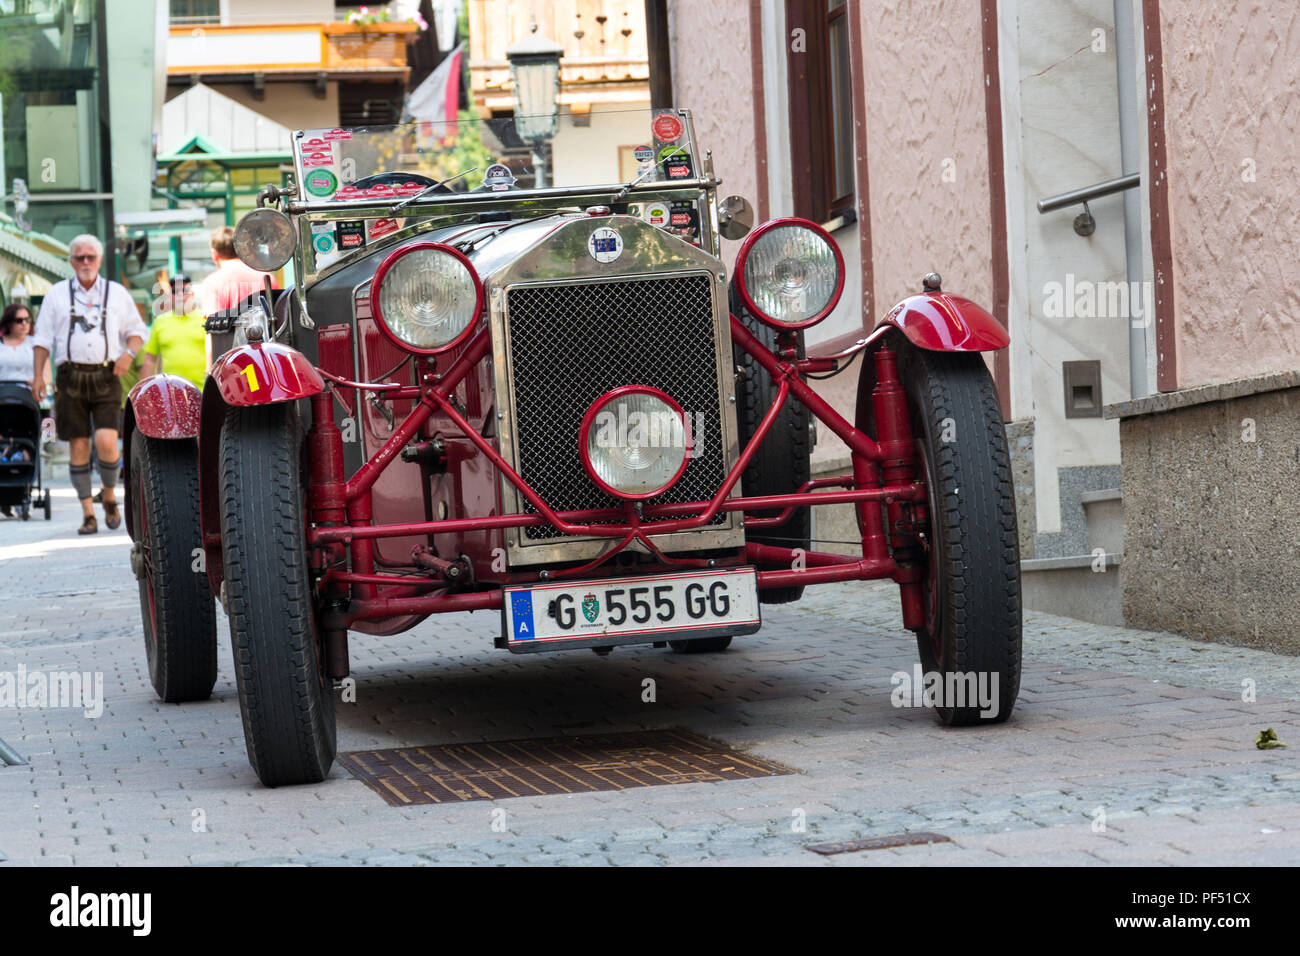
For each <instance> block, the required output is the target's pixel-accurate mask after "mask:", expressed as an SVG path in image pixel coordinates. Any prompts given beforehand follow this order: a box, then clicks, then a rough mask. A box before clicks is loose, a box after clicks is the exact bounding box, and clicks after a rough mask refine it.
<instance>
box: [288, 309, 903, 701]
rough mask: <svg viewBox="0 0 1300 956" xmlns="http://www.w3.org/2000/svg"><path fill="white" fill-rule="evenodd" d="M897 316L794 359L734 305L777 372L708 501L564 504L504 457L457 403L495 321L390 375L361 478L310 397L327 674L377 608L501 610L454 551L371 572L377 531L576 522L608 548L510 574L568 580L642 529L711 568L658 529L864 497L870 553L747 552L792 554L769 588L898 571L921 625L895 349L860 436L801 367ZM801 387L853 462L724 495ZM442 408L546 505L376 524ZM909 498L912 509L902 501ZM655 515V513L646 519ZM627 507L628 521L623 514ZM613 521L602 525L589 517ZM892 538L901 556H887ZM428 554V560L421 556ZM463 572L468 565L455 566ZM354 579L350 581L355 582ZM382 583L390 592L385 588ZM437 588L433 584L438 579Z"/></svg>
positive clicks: (312, 540)
mask: <svg viewBox="0 0 1300 956" xmlns="http://www.w3.org/2000/svg"><path fill="white" fill-rule="evenodd" d="M890 327H893V326H892V325H883V326H881V327H880V328H878V329H877V330H876V332H874V333H872V335H871V336H869V337H868V338H866V339H863V340H862V341H861V342H859V343H857V344H856V345H855V346H854V347H853V348H852V349H849V350H846V351H845V352H844V353H841V354H840V355H837V356H831V357H810V358H806V359H797V358H796V357H795V356H796V351H795V347H794V338H793V334H784V335H783V336H782V340H781V343H780V347H779V348H778V353H779V354H774V353H773V352H772V351H770V350H768V349H767V348H766V347H765V346H764V345H763V344H762V343H761V342H760V341H759V340H758V339H757V338H755V337H754V335H753V334H752V333H751V332H750V331H749V329H748V328H746V326H745V325H744V323H742V322H741V321H740V320H739V319H737V318H736V317H735V316H732V317H731V335H732V340H733V341H734V342H735V343H737V344H738V345H739V346H740V347H741V348H743V349H745V350H746V351H747V352H749V353H750V354H751V355H752V356H754V358H755V360H756V361H757V362H758V363H759V364H760V365H762V366H763V368H764V369H766V370H767V372H768V373H769V374H770V375H771V376H772V377H773V379H774V381H775V382H776V383H777V386H778V392H777V396H776V399H775V401H774V402H773V403H772V406H771V407H770V408H769V409H768V411H767V413H766V415H765V416H764V417H763V420H762V421H761V422H760V424H759V426H758V428H757V430H756V431H755V433H754V435H753V436H752V437H751V439H750V441H749V443H748V444H747V445H746V446H745V448H744V449H743V450H742V452H741V454H740V457H739V459H738V460H737V461H736V463H735V464H734V465H733V466H732V468H731V470H730V472H729V473H728V475H727V477H726V479H725V480H724V481H723V483H722V485H721V487H720V488H719V489H718V491H717V493H716V494H715V495H714V496H713V498H712V499H711V500H709V501H696V502H685V503H681V504H671V505H650V506H645V507H644V508H643V510H642V511H640V512H638V511H637V509H636V503H634V502H627V503H625V504H624V507H623V508H622V509H619V508H604V509H589V510H581V511H565V512H556V511H554V510H553V509H551V508H550V506H549V505H547V503H546V502H545V501H544V500H543V499H542V497H541V496H540V495H539V494H538V493H537V492H536V491H535V490H534V489H533V488H532V487H531V486H530V485H529V484H528V482H527V481H525V480H524V479H523V478H522V477H521V476H520V475H519V474H518V473H517V472H516V471H515V470H514V469H513V468H511V467H510V465H509V464H508V463H507V462H506V461H505V459H504V458H502V456H501V455H500V453H499V452H498V451H497V450H496V449H495V448H494V447H493V446H492V443H491V441H490V440H489V439H486V438H484V437H483V436H482V435H480V434H479V433H478V431H477V429H475V428H473V427H472V426H471V425H470V423H469V422H468V421H466V420H465V418H464V416H463V415H462V413H461V412H460V411H459V410H458V409H457V408H456V406H455V405H454V404H453V403H452V401H450V399H449V396H451V395H452V394H453V392H454V390H455V388H456V386H457V385H458V384H459V383H460V382H461V380H462V379H464V378H465V376H466V375H468V374H469V373H470V372H471V370H472V369H473V368H474V367H475V366H476V365H477V364H478V362H480V361H481V360H482V359H483V358H485V357H486V356H488V355H489V354H490V353H491V339H490V333H489V331H488V329H487V328H486V327H481V328H480V329H479V331H478V332H477V333H476V334H475V335H474V336H473V337H472V338H471V339H470V340H469V343H468V344H467V346H466V347H465V349H464V351H463V352H462V353H461V355H460V356H459V358H458V359H457V360H456V361H455V363H454V364H453V365H452V366H451V367H450V368H449V369H447V370H446V372H445V373H444V374H442V375H441V376H438V375H437V374H436V373H435V372H434V371H433V370H432V369H429V368H422V372H421V384H420V385H418V386H395V385H381V386H378V388H380V389H382V390H383V391H384V392H385V393H386V395H385V397H388V398H410V399H418V404H416V406H415V408H414V409H413V410H412V411H411V413H410V414H409V415H408V416H407V417H406V419H405V420H404V421H403V422H402V423H401V425H400V426H399V427H398V428H397V429H396V430H395V431H394V432H393V433H392V435H390V436H389V437H388V439H387V440H386V441H385V442H384V444H383V445H382V446H381V447H380V449H379V450H378V451H377V452H376V453H375V454H374V455H373V456H372V457H371V458H370V459H369V460H368V461H366V462H365V463H364V464H363V465H362V466H361V467H360V468H359V469H358V470H357V472H356V473H355V474H354V475H353V476H352V478H351V479H350V480H349V479H346V478H345V477H344V473H343V446H342V433H341V431H340V429H339V428H338V426H337V425H336V424H335V423H334V417H333V402H334V398H333V396H332V395H331V394H330V392H329V391H325V392H321V393H318V394H316V395H313V396H312V397H311V401H312V409H313V416H312V417H313V424H312V426H311V428H310V429H309V431H308V435H307V444H308V448H309V449H310V456H309V457H310V478H309V487H308V502H309V504H308V508H309V510H310V515H311V524H312V525H313V527H312V528H311V529H310V530H309V531H308V533H307V542H308V544H309V545H310V546H312V547H313V549H314V551H315V558H314V560H316V561H317V562H318V564H317V569H318V570H320V571H323V572H324V574H323V576H322V578H321V580H320V583H319V589H320V595H321V597H322V598H324V599H325V600H324V603H325V606H326V610H325V612H324V613H323V614H322V615H321V618H320V621H321V626H322V630H323V632H324V635H323V636H324V637H325V639H326V646H327V656H328V659H329V663H330V669H331V676H344V675H345V674H346V666H347V665H346V643H345V635H346V630H347V628H348V627H349V626H351V625H352V623H353V622H355V621H358V620H374V619H380V618H388V617H394V616H399V615H424V614H433V613H441V612H446V611H464V610H479V609H499V608H500V607H501V605H502V591H501V590H500V589H499V588H498V589H495V590H492V591H480V592H464V593H454V592H452V591H451V590H450V583H451V582H453V581H454V580H455V579H456V578H457V577H459V575H458V574H455V573H453V572H456V571H457V570H458V569H456V568H455V562H449V561H446V560H443V559H439V558H436V557H434V556H432V555H425V556H421V555H417V563H420V564H421V565H423V566H424V567H426V568H428V569H430V570H435V571H438V572H441V574H442V578H443V580H437V579H431V580H429V581H427V582H420V583H416V584H412V582H411V578H410V576H409V575H406V576H399V575H395V574H381V573H376V572H375V556H374V541H375V540H376V539H378V538H387V537H405V536H410V535H420V536H424V535H434V534H445V533H455V532H463V531H470V530H483V529H486V528H521V527H526V526H532V525H544V524H549V525H553V526H554V527H556V528H558V529H559V530H561V531H563V532H565V533H567V534H575V535H584V536H592V537H596V536H599V537H607V538H610V539H611V542H612V544H613V546H612V547H610V548H609V549H607V550H606V551H604V552H603V553H602V554H601V555H599V556H598V557H597V558H595V559H594V560H592V561H590V562H588V563H586V564H583V565H581V566H580V567H574V568H568V569H565V570H560V571H530V572H522V573H515V574H508V575H506V580H507V583H525V582H533V581H544V580H556V579H561V578H572V577H577V576H579V575H582V574H584V573H588V572H590V571H592V570H593V569H594V568H596V567H598V566H599V565H601V564H603V563H604V562H606V561H608V560H609V559H610V558H612V557H613V556H614V555H615V554H617V553H619V552H620V551H622V550H623V549H624V548H626V547H627V546H628V545H630V544H631V543H632V542H633V541H640V542H641V543H642V544H643V545H644V546H645V547H646V549H647V550H648V551H649V552H650V553H651V554H652V555H654V556H656V557H657V558H658V559H659V562H661V565H662V567H663V569H664V570H668V569H669V568H670V567H705V566H708V564H709V562H707V561H705V560H703V559H696V558H670V557H668V556H667V555H665V554H663V552H662V551H660V549H659V548H658V547H657V546H656V545H655V544H654V543H653V542H652V541H651V540H650V538H649V536H650V535H651V534H654V535H661V534H669V533H672V532H679V531H687V530H691V529H693V528H699V527H702V526H704V525H706V524H708V523H709V522H710V521H712V520H713V518H714V517H715V516H716V515H717V514H718V513H719V512H720V511H760V510H770V509H775V508H782V509H784V510H783V511H782V512H781V513H780V514H778V515H775V516H773V517H770V518H748V519H746V526H747V527H748V528H760V527H770V526H774V525H779V524H782V523H783V522H785V521H787V520H788V519H789V518H790V516H791V515H792V513H793V511H794V509H795V508H796V507H799V506H802V505H821V504H841V503H853V504H855V505H856V506H857V512H858V521H859V525H860V527H861V532H862V558H861V559H858V558H854V557H850V556H846V555H837V554H824V553H820V552H801V553H799V554H796V553H795V549H792V548H782V547H775V546H771V545H761V544H756V543H750V544H748V545H747V546H746V550H745V554H744V560H745V561H746V562H763V563H767V564H772V563H785V564H787V565H789V566H790V570H773V571H759V572H758V585H759V588H760V589H764V588H773V587H789V586H793V585H802V584H820V583H825V582H830V581H852V580H869V579H875V578H892V579H893V580H894V581H896V582H898V584H899V586H900V589H901V591H902V601H903V617H904V625H905V626H907V627H913V628H914V627H920V626H922V624H923V622H924V610H923V607H922V597H921V588H920V580H921V577H922V574H923V569H922V566H921V563H920V562H921V557H922V555H921V552H920V550H919V548H917V546H916V545H917V542H916V541H915V540H911V539H910V538H909V537H908V536H906V535H904V534H902V533H901V530H900V533H898V534H895V535H894V536H893V539H892V540H890V541H887V540H886V531H885V526H884V521H883V520H882V512H881V508H880V507H879V505H880V504H882V503H883V504H884V505H885V513H886V514H887V515H888V519H889V526H890V527H892V528H897V529H902V528H904V527H906V526H908V525H911V526H916V525H917V524H918V523H921V522H923V521H924V519H925V515H924V509H925V501H926V489H925V486H924V482H923V480H922V479H921V478H920V477H919V475H918V467H917V466H918V460H917V452H916V448H915V444H914V442H913V437H912V432H911V425H910V419H909V415H908V409H907V402H906V398H905V395H904V392H903V389H902V386H901V384H900V383H899V380H898V367H897V361H896V354H895V353H894V352H893V351H892V350H891V349H888V348H880V349H878V350H877V351H876V353H875V355H874V360H875V362H876V385H875V388H874V391H873V394H872V400H873V402H874V403H875V405H874V411H875V419H876V421H877V422H878V423H879V425H878V431H879V433H880V435H879V441H876V440H873V439H871V438H870V437H868V436H867V435H865V434H863V433H862V432H861V431H859V430H858V429H857V428H855V427H854V426H853V425H851V424H850V423H849V422H848V421H846V420H845V419H844V418H843V417H842V416H841V415H840V414H839V413H838V412H836V411H835V409H833V408H832V407H831V406H830V405H828V404H827V403H826V402H825V400H823V399H822V398H821V396H819V395H818V394H817V393H816V392H815V391H813V389H812V388H811V387H810V386H809V385H807V384H806V383H805V382H804V381H803V380H802V379H801V378H800V373H803V372H814V371H828V370H830V369H832V368H834V367H835V363H836V362H837V360H838V359H841V358H844V357H847V356H849V355H852V354H853V353H854V352H856V351H860V350H862V349H865V348H868V347H870V346H871V345H872V344H873V343H874V342H875V341H876V340H877V339H878V338H879V337H880V335H881V334H882V333H883V332H885V331H886V330H888V329H889V328H890ZM325 374H326V377H327V378H329V379H330V380H331V382H333V383H334V384H337V385H340V386H344V387H348V388H371V389H374V388H376V387H377V386H375V385H369V386H367V385H366V384H364V383H359V382H349V381H345V380H343V379H339V378H336V377H334V376H331V375H329V374H328V373H325ZM791 393H793V394H794V395H795V396H797V397H798V399H799V400H800V401H802V402H803V403H804V404H805V405H806V406H807V407H808V408H809V410H811V411H812V413H813V414H814V415H816V416H817V417H818V418H819V419H821V420H822V421H823V422H824V423H825V424H826V425H827V426H828V427H829V428H830V429H831V430H832V431H833V432H834V433H835V434H836V435H838V436H839V437H840V438H842V439H843V440H844V442H845V443H846V444H847V445H848V446H849V449H850V452H851V454H852V459H853V474H852V475H845V476H842V477H838V478H823V479H818V480H816V481H810V482H808V483H807V484H806V485H805V486H804V487H803V488H801V489H800V490H799V491H797V492H793V493H790V494H781V495H767V496H763V497H748V498H744V497H738V498H731V499H728V498H727V496H728V494H730V492H731V490H732V489H733V488H734V487H735V485H736V482H737V481H739V480H740V476H741V474H742V473H743V472H744V470H745V468H746V467H747V466H748V464H749V462H750V460H751V459H752V458H753V456H754V454H755V453H756V451H757V450H758V447H759V445H760V444H761V443H762V441H763V440H764V438H765V437H766V435H767V433H768V431H769V430H770V429H771V427H772V424H773V422H775V420H776V418H777V416H778V415H779V414H780V411H781V409H782V407H783V406H784V404H785V402H786V400H787V398H788V397H789V396H790V394H791ZM435 413H441V414H443V415H446V416H447V417H448V418H449V419H450V420H451V421H452V422H453V423H454V424H455V425H456V426H457V427H458V428H459V429H460V430H461V432H462V433H463V434H464V435H465V436H466V437H467V438H469V440H470V441H471V442H473V444H474V445H475V446H476V447H477V449H478V451H479V452H481V453H482V454H483V455H484V456H485V457H486V458H487V459H488V460H489V461H490V462H491V463H492V464H493V465H494V466H495V467H496V468H497V469H498V470H499V471H500V472H501V473H502V474H504V475H505V476H506V478H507V480H508V481H510V483H511V484H513V485H514V486H515V488H517V489H518V490H519V492H520V494H521V495H523V497H524V498H525V499H526V500H527V501H528V502H529V503H530V504H531V505H532V506H533V507H534V508H536V509H537V512H538V513H537V514H524V515H519V514H515V515H499V516H492V517H484V518H451V519H443V520H438V521H421V522H408V523H394V524H385V525H374V524H370V516H371V510H372V509H371V499H370V491H371V488H372V487H373V485H374V483H375V481H376V479H377V478H378V477H379V475H380V473H381V472H382V471H383V470H384V469H385V468H386V467H387V466H388V464H389V463H390V462H392V461H393V460H394V459H395V458H396V457H397V455H398V454H399V452H400V451H401V450H402V448H403V447H405V446H406V445H407V444H408V443H409V442H410V441H411V440H412V439H413V438H414V437H415V436H416V435H417V434H418V433H419V431H420V428H421V426H422V425H423V424H424V423H425V421H427V420H428V419H429V417H430V416H431V415H434V414H435ZM835 486H844V487H843V489H842V490H835V491H814V490H813V489H815V488H828V487H835ZM909 507H910V508H911V509H912V510H913V513H912V514H910V515H909V514H905V509H906V508H909ZM650 518H658V519H666V520H659V521H656V522H655V523H654V525H653V527H652V528H651V527H647V525H646V520H647V519H650ZM620 519H621V520H620ZM596 521H601V522H611V523H601V524H594V523H592V522H596ZM891 546H892V552H893V553H892V554H891ZM344 548H348V549H350V558H351V567H352V570H351V571H345V570H340V568H341V567H343V566H344V564H345V561H344V554H343V549H344ZM421 557H423V560H421ZM459 570H461V571H463V569H459ZM349 587H350V589H351V593H350V594H349V593H348V590H347V589H348V588H349ZM381 587H382V588H384V591H383V592H382V593H381V592H380V590H379V589H380V588H381ZM431 590H432V591H434V593H428V592H429V591H431Z"/></svg>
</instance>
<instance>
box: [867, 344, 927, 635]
mask: <svg viewBox="0 0 1300 956" xmlns="http://www.w3.org/2000/svg"><path fill="white" fill-rule="evenodd" d="M875 359H876V387H875V389H874V390H873V391H872V393H871V401H872V407H873V410H874V412H875V419H876V441H877V442H878V443H879V445H880V447H881V450H882V451H883V452H884V458H883V459H882V460H881V463H880V474H881V479H882V481H883V483H884V484H885V485H887V486H888V485H905V484H910V483H912V482H913V481H915V480H916V471H917V469H916V445H915V436H914V435H913V434H912V421H911V416H910V415H909V414H908V410H907V393H906V392H905V391H903V386H902V384H901V383H900V382H899V380H898V354H897V353H896V352H894V350H893V349H890V348H882V349H880V350H879V351H878V352H876V355H875ZM909 511H910V509H908V508H907V507H905V505H904V503H903V502H901V501H899V500H898V499H896V498H889V499H886V503H885V515H886V520H887V521H888V524H889V529H888V534H889V548H890V550H891V551H892V552H893V555H894V562H895V563H896V564H897V565H898V569H899V570H898V574H897V575H896V576H895V580H897V581H898V586H899V592H900V594H899V596H900V598H901V600H902V605H903V626H904V627H906V628H909V629H912V630H915V629H916V628H919V627H922V626H923V625H924V624H925V613H924V608H923V603H922V598H921V585H920V578H921V574H922V568H921V561H922V559H923V557H924V553H923V552H922V549H921V547H920V542H919V541H918V540H917V538H916V534H915V530H914V526H913V523H912V521H911V520H910V515H909Z"/></svg>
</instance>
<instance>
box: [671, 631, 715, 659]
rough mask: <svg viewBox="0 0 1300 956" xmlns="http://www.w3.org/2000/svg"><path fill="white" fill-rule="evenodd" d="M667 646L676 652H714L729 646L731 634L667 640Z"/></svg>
mask: <svg viewBox="0 0 1300 956" xmlns="http://www.w3.org/2000/svg"><path fill="white" fill-rule="evenodd" d="M668 646H669V647H671V648H672V649H673V650H674V651H676V652H677V653H678V654H716V653H717V652H718V651H725V650H726V649H727V648H728V647H730V646H731V635H730V634H727V635H725V636H723V637H699V638H696V639H695V640H693V641H669V642H668Z"/></svg>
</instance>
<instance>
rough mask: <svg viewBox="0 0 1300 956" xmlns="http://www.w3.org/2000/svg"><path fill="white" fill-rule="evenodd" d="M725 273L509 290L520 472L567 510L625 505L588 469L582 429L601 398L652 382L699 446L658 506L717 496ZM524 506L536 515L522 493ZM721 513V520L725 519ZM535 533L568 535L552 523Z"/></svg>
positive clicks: (529, 532)
mask: <svg viewBox="0 0 1300 956" xmlns="http://www.w3.org/2000/svg"><path fill="white" fill-rule="evenodd" d="M715 281H716V280H714V278H713V277H712V276H711V275H708V274H687V275H678V276H672V277H669V278H662V277H654V278H639V279H621V280H617V281H587V282H576V283H567V284H564V285H534V286H515V287H512V288H510V289H509V290H508V293H507V315H508V319H507V322H508V331H507V334H508V336H509V340H510V355H511V362H512V368H511V382H512V384H513V387H514V412H515V429H514V433H515V435H516V436H517V459H516V460H517V462H518V468H519V472H520V474H521V475H522V476H523V477H524V478H525V479H526V480H527V481H528V482H529V483H530V484H531V485H532V486H533V488H534V489H536V491H537V492H538V494H540V495H541V497H542V500H544V501H545V502H546V503H547V504H548V505H549V506H550V507H552V508H554V509H555V510H557V511H566V510H574V509H581V508H607V507H617V506H619V504H620V502H619V501H618V500H617V499H615V498H613V497H611V496H610V495H609V494H607V493H606V492H604V491H602V490H601V489H600V488H598V487H597V486H596V485H595V484H594V483H593V482H592V480H591V479H590V478H589V477H588V475H587V472H586V470H585V469H584V468H583V465H582V461H581V458H580V457H579V451H578V432H579V429H580V427H581V424H582V418H583V415H584V414H586V411H587V409H588V408H590V407H591V403H592V402H594V401H595V400H596V399H598V398H599V397H600V396H601V395H603V394H605V393H606V392H608V391H610V390H611V389H613V388H617V387H618V386H620V385H649V386H652V387H654V388H658V389H661V390H662V391H664V392H665V393H666V394H668V395H669V396H671V397H672V398H674V399H675V400H676V401H677V402H678V403H679V404H680V405H681V406H682V408H683V410H685V411H686V413H687V414H688V415H690V416H691V423H692V426H693V432H694V440H695V446H696V451H695V454H694V456H693V457H692V458H691V460H690V461H689V462H688V463H687V466H686V471H685V472H684V473H683V475H682V477H681V478H680V479H679V480H678V482H677V483H676V484H675V485H674V486H673V487H671V488H669V489H668V490H667V491H666V492H665V493H664V494H662V495H660V496H659V497H657V498H654V499H652V500H651V501H649V502H647V503H648V504H661V503H676V502H683V501H701V500H708V499H710V498H712V497H713V496H714V495H715V494H717V491H718V488H719V487H720V486H721V484H722V482H723V480H724V479H725V478H726V474H727V464H728V462H727V455H726V450H727V449H726V445H725V443H724V441H723V434H722V416H721V403H720V402H721V400H720V395H719V389H718V369H717V352H718V341H717V332H716V329H715V327H714V321H713V300H712V296H713V286H714V284H715ZM520 503H521V505H522V510H523V511H524V512H527V513H534V512H535V511H536V509H535V508H533V507H532V506H531V505H530V504H528V503H527V502H526V501H523V499H522V497H521V498H520ZM725 520H726V516H725V514H721V513H720V514H719V515H718V517H717V519H716V520H715V521H714V524H715V525H719V524H723V523H724V522H725ZM524 534H525V538H526V539H527V540H531V541H542V540H547V539H553V538H562V537H564V535H562V534H561V533H560V532H559V531H557V530H556V529H555V528H554V527H552V526H550V525H539V526H536V527H530V528H527V529H525V531H524Z"/></svg>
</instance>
